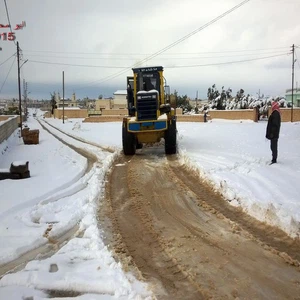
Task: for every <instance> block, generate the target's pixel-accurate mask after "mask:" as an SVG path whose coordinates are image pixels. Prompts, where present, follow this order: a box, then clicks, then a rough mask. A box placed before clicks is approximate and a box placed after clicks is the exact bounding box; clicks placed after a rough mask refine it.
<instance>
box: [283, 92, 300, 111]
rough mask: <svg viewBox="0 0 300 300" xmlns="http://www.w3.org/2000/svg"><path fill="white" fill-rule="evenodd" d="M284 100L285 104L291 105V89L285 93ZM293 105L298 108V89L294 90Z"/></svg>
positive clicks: (299, 96)
mask: <svg viewBox="0 0 300 300" xmlns="http://www.w3.org/2000/svg"><path fill="white" fill-rule="evenodd" d="M285 99H286V102H287V103H292V89H287V90H286V91H285ZM293 103H294V106H295V107H300V88H295V89H294V95H293Z"/></svg>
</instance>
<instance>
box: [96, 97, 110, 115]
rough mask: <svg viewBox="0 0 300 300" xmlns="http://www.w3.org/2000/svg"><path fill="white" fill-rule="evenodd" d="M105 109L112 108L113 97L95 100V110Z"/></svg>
mask: <svg viewBox="0 0 300 300" xmlns="http://www.w3.org/2000/svg"><path fill="white" fill-rule="evenodd" d="M103 109H112V99H110V98H108V99H98V100H96V101H95V110H96V111H98V112H99V111H102V110H103Z"/></svg>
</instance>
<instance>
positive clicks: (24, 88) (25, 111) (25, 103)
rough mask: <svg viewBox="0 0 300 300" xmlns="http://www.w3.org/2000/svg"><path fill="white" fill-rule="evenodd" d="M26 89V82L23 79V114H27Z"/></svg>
mask: <svg viewBox="0 0 300 300" xmlns="http://www.w3.org/2000/svg"><path fill="white" fill-rule="evenodd" d="M27 90H28V84H27V82H26V81H25V79H23V91H24V95H23V97H24V113H25V115H27V95H28V93H27Z"/></svg>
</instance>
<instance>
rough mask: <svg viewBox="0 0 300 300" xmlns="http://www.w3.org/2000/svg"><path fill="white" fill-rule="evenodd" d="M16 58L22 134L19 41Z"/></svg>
mask: <svg viewBox="0 0 300 300" xmlns="http://www.w3.org/2000/svg"><path fill="white" fill-rule="evenodd" d="M17 60H18V88H19V114H20V128H21V136H22V103H21V80H20V48H19V42H17Z"/></svg>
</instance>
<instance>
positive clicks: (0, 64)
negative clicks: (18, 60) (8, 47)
mask: <svg viewBox="0 0 300 300" xmlns="http://www.w3.org/2000/svg"><path fill="white" fill-rule="evenodd" d="M15 55H16V53H14V54H13V55H12V56H10V57H9V58H8V59H6V60H5V61H3V62H2V63H0V66H2V65H4V64H5V63H6V62H7V61H9V60H10V59H11V58H12V57H13V56H15Z"/></svg>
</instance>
